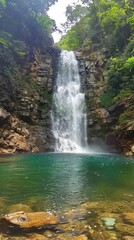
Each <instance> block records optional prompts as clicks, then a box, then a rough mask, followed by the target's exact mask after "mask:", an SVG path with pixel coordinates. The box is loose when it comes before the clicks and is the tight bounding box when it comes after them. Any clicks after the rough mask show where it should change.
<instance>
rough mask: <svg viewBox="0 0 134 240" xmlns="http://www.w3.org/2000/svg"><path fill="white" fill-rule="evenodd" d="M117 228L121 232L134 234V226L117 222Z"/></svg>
mask: <svg viewBox="0 0 134 240" xmlns="http://www.w3.org/2000/svg"><path fill="white" fill-rule="evenodd" d="M115 228H116V230H118V231H119V232H121V233H127V234H130V235H134V226H133V225H129V224H124V223H117V224H116V225H115Z"/></svg>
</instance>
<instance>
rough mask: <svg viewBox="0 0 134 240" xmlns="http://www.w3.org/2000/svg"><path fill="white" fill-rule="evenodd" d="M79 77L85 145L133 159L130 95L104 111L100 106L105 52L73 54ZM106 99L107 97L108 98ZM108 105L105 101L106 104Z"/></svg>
mask: <svg viewBox="0 0 134 240" xmlns="http://www.w3.org/2000/svg"><path fill="white" fill-rule="evenodd" d="M76 57H77V59H78V62H79V73H80V76H81V81H82V88H84V91H85V96H86V111H87V128H88V142H89V144H90V145H92V144H93V145H94V144H95V145H98V146H101V147H102V149H104V150H105V151H108V152H115V153H116V152H119V153H120V152H122V153H123V154H124V155H129V156H132V155H134V117H133V115H132V112H133V111H134V106H133V101H134V95H133V94H132V95H131V96H130V97H128V98H125V99H124V100H123V101H116V103H115V104H114V105H112V106H110V107H109V106H108V107H107V108H106V107H104V106H103V104H102V102H101V96H102V95H103V94H104V93H105V86H106V82H107V80H106V77H105V62H106V59H107V57H108V52H107V51H105V50H103V51H102V52H101V53H100V51H94V52H90V54H89V52H84V53H83V52H81V51H80V52H76ZM109 98H110V96H109ZM107 101H108V100H107Z"/></svg>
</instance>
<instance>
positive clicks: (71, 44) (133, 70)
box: [58, 0, 134, 102]
mask: <svg viewBox="0 0 134 240" xmlns="http://www.w3.org/2000/svg"><path fill="white" fill-rule="evenodd" d="M82 1H83V3H84V4H85V8H84V6H82V7H81V11H82V14H81V11H80V6H78V9H79V12H78V11H77V6H76V7H74V5H73V7H72V8H71V7H70V6H69V8H68V9H67V17H68V19H69V20H72V21H73V26H72V27H71V29H70V30H69V31H68V32H67V34H66V36H65V37H64V38H63V39H62V40H61V41H60V42H59V43H58V46H59V47H61V48H63V49H67V50H77V49H81V50H82V52H83V54H85V58H86V59H88V58H89V59H90V58H91V55H92V56H93V54H94V52H95V51H100V52H103V51H104V50H105V51H107V53H108V56H107V58H106V60H105V63H106V64H105V76H106V79H107V86H106V94H107V96H110V95H111V96H112V98H111V99H112V101H113V102H114V100H117V99H121V97H124V96H128V95H129V94H131V93H132V92H133V91H134V2H133V0H92V1H91V0H82ZM76 13H77V14H76ZM75 17H76V18H75ZM74 22H75V24H74ZM94 55H95V54H94ZM106 94H105V93H104V95H106ZM105 97H106V96H103V98H105Z"/></svg>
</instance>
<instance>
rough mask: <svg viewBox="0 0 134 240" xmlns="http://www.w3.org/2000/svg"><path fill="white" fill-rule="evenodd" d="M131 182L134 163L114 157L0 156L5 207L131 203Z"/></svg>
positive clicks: (133, 188)
mask: <svg viewBox="0 0 134 240" xmlns="http://www.w3.org/2000/svg"><path fill="white" fill-rule="evenodd" d="M133 179H134V161H133V160H131V159H127V158H122V157H121V156H117V155H108V154H106V155H99V154H98V155H88V154H87V155H86V154H85V155H82V154H58V153H57V154H55V153H48V154H31V155H30V154H29V155H14V156H4V157H3V156H2V157H0V197H1V198H2V199H5V200H6V204H7V205H12V204H19V203H25V204H30V202H33V199H34V203H35V205H34V211H37V210H38V205H40V209H39V210H47V209H51V210H57V209H60V208H64V207H68V206H75V205H79V204H81V203H82V202H86V201H102V200H104V201H105V200H112V201H123V200H126V201H130V200H132V199H133V197H134V181H133ZM31 199H32V200H31ZM38 201H40V204H38ZM36 204H37V206H36Z"/></svg>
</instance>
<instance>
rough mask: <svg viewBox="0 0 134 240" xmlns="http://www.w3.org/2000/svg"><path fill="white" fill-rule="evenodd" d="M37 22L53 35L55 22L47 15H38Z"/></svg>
mask: <svg viewBox="0 0 134 240" xmlns="http://www.w3.org/2000/svg"><path fill="white" fill-rule="evenodd" d="M36 20H37V23H39V24H40V26H41V27H42V28H43V29H44V30H45V31H47V33H52V32H53V31H54V30H55V22H54V20H52V19H51V18H50V17H49V16H48V15H47V14H46V15H37V16H36Z"/></svg>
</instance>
